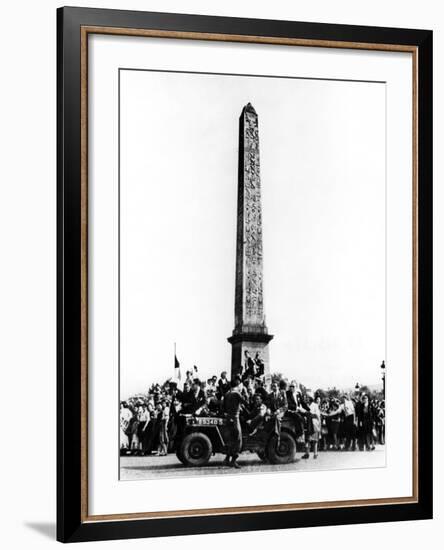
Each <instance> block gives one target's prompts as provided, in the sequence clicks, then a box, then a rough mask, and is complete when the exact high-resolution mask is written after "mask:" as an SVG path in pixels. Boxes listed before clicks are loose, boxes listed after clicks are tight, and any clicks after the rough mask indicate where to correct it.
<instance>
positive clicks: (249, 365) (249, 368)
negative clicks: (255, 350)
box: [242, 350, 255, 381]
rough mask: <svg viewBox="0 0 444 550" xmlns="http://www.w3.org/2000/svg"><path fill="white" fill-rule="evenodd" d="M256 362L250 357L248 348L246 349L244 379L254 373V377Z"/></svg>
mask: <svg viewBox="0 0 444 550" xmlns="http://www.w3.org/2000/svg"><path fill="white" fill-rule="evenodd" d="M254 367H255V364H254V361H253V359H252V358H251V357H250V353H249V352H248V350H245V352H244V369H243V373H242V381H244V379H245V378H246V377H247V376H249V375H252V376H253V377H254V374H255V368H254Z"/></svg>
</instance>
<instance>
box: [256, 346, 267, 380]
mask: <svg viewBox="0 0 444 550" xmlns="http://www.w3.org/2000/svg"><path fill="white" fill-rule="evenodd" d="M254 363H255V365H256V369H255V370H256V372H255V376H258V377H260V376H264V374H265V364H264V362H263V361H262V358H261V354H260V353H259V352H258V351H257V352H256V355H255V357H254Z"/></svg>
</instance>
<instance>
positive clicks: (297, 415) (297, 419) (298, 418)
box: [287, 380, 305, 438]
mask: <svg viewBox="0 0 444 550" xmlns="http://www.w3.org/2000/svg"><path fill="white" fill-rule="evenodd" d="M287 404H288V410H287V414H288V415H289V417H290V418H291V419H292V420H293V424H294V430H295V433H296V437H297V438H299V437H301V435H302V434H303V433H304V418H303V416H302V414H303V413H304V412H305V409H302V405H301V393H300V391H298V389H297V385H296V381H295V380H293V381H292V382H290V388H289V390H288V391H287ZM301 413H302V414H301Z"/></svg>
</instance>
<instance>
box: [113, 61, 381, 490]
mask: <svg viewBox="0 0 444 550" xmlns="http://www.w3.org/2000/svg"><path fill="white" fill-rule="evenodd" d="M118 78H119V97H118V103H119V105H118V108H119V115H118V124H119V129H118V130H119V135H118V139H119V143H118V149H119V203H118V220H119V223H118V243H119V264H118V281H116V282H115V284H116V285H117V286H118V292H119V308H118V315H119V318H118V338H119V350H118V351H119V374H120V386H119V404H118V405H119V413H118V414H119V417H118V419H117V418H116V422H117V421H118V422H119V425H120V430H119V434H120V435H119V441H118V442H116V453H118V454H119V457H120V458H119V479H120V481H134V480H144V479H160V478H173V477H175V478H177V477H193V476H225V475H243V474H258V475H259V474H266V473H270V472H273V473H278V472H281V471H285V472H289V471H291V472H295V473H297V472H298V471H301V472H307V471H317V470H348V469H364V468H366V469H369V468H384V467H385V465H386V447H387V448H389V447H390V430H389V428H390V424H389V423H388V424H387V428H388V429H387V437H386V406H387V411H388V415H387V416H388V417H389V416H390V403H387V404H386V400H385V397H386V381H387V382H388V380H389V373H390V365H389V363H388V362H387V356H386V286H387V285H386V276H387V269H386V254H387V246H386V242H387V236H386V232H387V224H386V94H387V90H386V83H385V82H383V81H376V80H375V81H361V80H341V79H328V78H326V79H321V78H313V79H310V78H298V77H285V76H279V75H276V76H270V75H267V76H263V75H260V74H222V73H217V74H216V73H199V72H186V71H169V70H163V71H162V70H155V69H153V70H150V69H138V70H134V69H131V68H120V69H119V76H118ZM386 379H387V380H386Z"/></svg>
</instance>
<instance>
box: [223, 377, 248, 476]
mask: <svg viewBox="0 0 444 550" xmlns="http://www.w3.org/2000/svg"><path fill="white" fill-rule="evenodd" d="M242 406H246V401H245V399H244V398H243V397H242V394H241V379H240V377H239V376H235V377H234V378H233V380H232V381H231V390H230V391H228V392H227V393H226V394H225V397H224V402H223V411H224V413H225V416H226V418H227V420H228V430H227V432H228V433H227V436H228V441H227V456H226V458H225V464H226V465H228V466H230V467H231V468H240V465H239V464H238V462H237V458H238V456H239V453H240V452H241V449H242V429H241V425H240V419H239V416H240V411H241V408H242Z"/></svg>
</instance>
